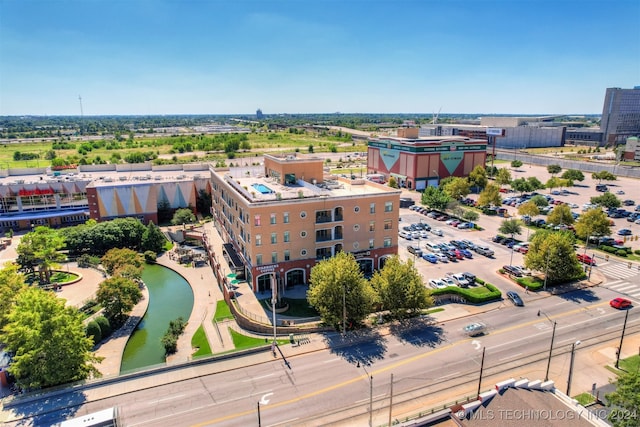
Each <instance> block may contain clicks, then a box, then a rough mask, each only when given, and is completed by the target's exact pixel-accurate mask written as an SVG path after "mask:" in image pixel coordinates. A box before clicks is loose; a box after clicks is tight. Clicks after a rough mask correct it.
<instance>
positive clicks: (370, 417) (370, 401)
mask: <svg viewBox="0 0 640 427" xmlns="http://www.w3.org/2000/svg"><path fill="white" fill-rule="evenodd" d="M369 427H373V375H370V376H369Z"/></svg>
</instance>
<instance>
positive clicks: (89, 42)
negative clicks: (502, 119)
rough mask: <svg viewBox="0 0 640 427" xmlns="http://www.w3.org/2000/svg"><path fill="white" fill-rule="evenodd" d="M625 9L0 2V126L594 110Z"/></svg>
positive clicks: (637, 15)
mask: <svg viewBox="0 0 640 427" xmlns="http://www.w3.org/2000/svg"><path fill="white" fill-rule="evenodd" d="M638 22H640V1H637V0H631V1H629V0H616V1H610V0H609V1H595V0H583V1H574V0H553V1H546V0H539V1H534V0H493V1H492V0H468V1H456V0H437V1H436V0H416V1H389V0H387V1H382V0H329V1H307V0H290V1H284V0H283V1H270V0H256V1H248V0H234V1H222V0H219V1H215V0H211V1H205V0H199V1H193V0H183V1H177V0H172V1H166V0H112V1H102V0H82V1H76V0H40V1H34V0H22V1H18V0H0V115H22V114H33V115H79V114H80V103H79V100H78V96H79V95H81V96H82V105H83V110H84V114H85V115H102V114H114V115H116V114H121V115H125V114H241V113H254V112H255V110H256V109H257V108H261V109H262V110H263V112H265V113H303V112H304V113H322V112H327V113H329V112H336V111H340V112H343V113H366V112H380V113H398V112H412V113H427V114H432V113H434V112H437V111H438V110H441V111H442V113H486V114H494V113H508V114H538V113H544V114H580V113H586V114H594V113H595V114H599V113H601V112H602V103H603V100H604V93H605V89H606V88H607V87H623V88H631V87H633V86H636V85H640V26H639V25H638Z"/></svg>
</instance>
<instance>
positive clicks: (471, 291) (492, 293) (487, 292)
mask: <svg viewBox="0 0 640 427" xmlns="http://www.w3.org/2000/svg"><path fill="white" fill-rule="evenodd" d="M476 285H479V286H472V287H469V288H459V287H457V286H448V287H446V288H442V289H433V290H432V291H431V296H432V297H439V296H442V295H457V296H459V297H462V298H464V299H465V300H466V301H467V302H468V303H471V304H482V303H485V302H489V301H495V300H499V299H501V298H502V292H501V291H500V289H498V288H496V287H495V286H493V285H492V284H491V283H486V282H485V281H484V280H482V279H476Z"/></svg>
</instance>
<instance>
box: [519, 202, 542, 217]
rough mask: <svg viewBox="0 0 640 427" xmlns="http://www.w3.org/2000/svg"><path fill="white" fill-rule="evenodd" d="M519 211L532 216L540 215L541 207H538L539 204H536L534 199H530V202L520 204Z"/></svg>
mask: <svg viewBox="0 0 640 427" xmlns="http://www.w3.org/2000/svg"><path fill="white" fill-rule="evenodd" d="M518 213H519V214H520V215H528V216H530V217H534V216H538V215H540V208H538V205H536V204H535V203H534V202H533V201H531V200H529V201H528V202H526V203H523V204H521V205H520V206H518Z"/></svg>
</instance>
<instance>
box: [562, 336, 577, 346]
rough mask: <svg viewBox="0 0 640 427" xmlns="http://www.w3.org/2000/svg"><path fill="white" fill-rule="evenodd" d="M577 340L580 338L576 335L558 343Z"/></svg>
mask: <svg viewBox="0 0 640 427" xmlns="http://www.w3.org/2000/svg"><path fill="white" fill-rule="evenodd" d="M576 341H578V339H577V338H576V337H572V338H567V339H566V340H562V341H558V344H561V343H563V342H576Z"/></svg>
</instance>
